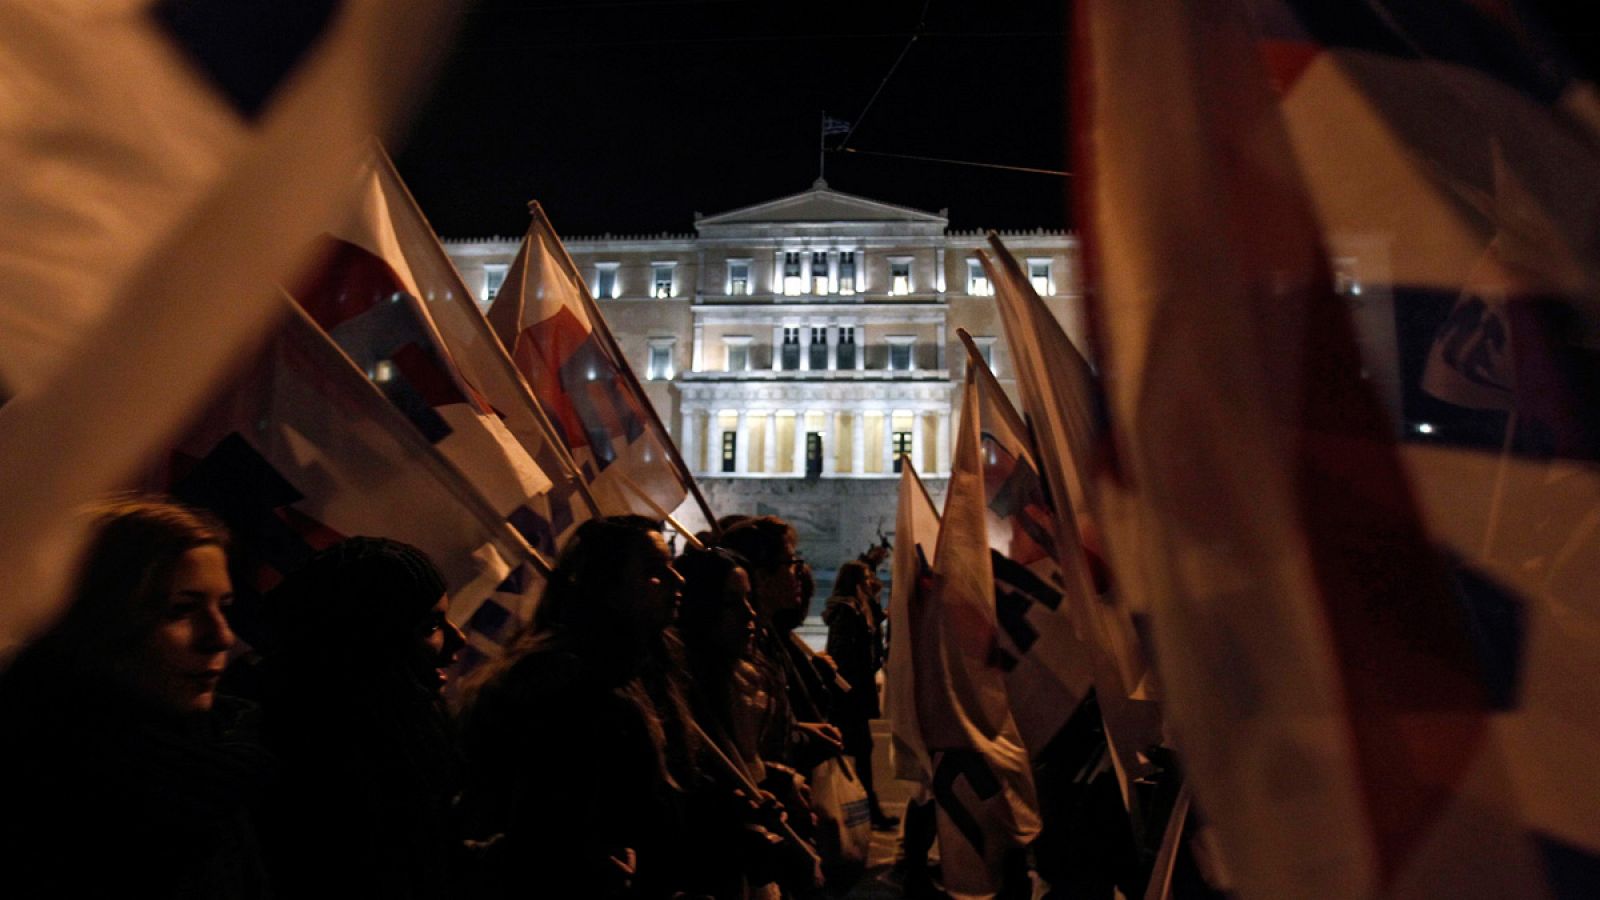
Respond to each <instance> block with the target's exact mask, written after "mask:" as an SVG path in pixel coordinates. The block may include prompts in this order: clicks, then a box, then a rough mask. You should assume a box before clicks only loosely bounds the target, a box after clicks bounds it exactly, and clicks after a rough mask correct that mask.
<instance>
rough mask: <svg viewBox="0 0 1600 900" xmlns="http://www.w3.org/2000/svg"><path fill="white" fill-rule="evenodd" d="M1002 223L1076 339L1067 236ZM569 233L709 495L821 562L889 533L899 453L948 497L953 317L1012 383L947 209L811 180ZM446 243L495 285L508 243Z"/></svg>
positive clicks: (468, 270) (825, 564)
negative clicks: (778, 193)
mask: <svg viewBox="0 0 1600 900" xmlns="http://www.w3.org/2000/svg"><path fill="white" fill-rule="evenodd" d="M555 224H556V226H557V228H559V227H560V222H556V223H555ZM1001 238H1002V240H1004V241H1005V243H1006V246H1007V247H1008V248H1010V250H1011V252H1012V253H1013V254H1014V255H1015V256H1016V257H1017V259H1018V261H1019V262H1020V263H1021V264H1022V265H1023V266H1024V267H1025V268H1026V269H1028V271H1029V275H1030V278H1031V279H1032V280H1033V282H1034V284H1035V286H1036V288H1037V289H1038V290H1039V293H1040V295H1041V296H1043V297H1044V298H1045V302H1046V303H1047V304H1048V305H1050V307H1051V309H1052V311H1054V312H1055V313H1056V316H1057V318H1058V319H1060V320H1061V321H1062V323H1063V325H1064V326H1065V327H1066V329H1067V332H1068V334H1069V335H1071V336H1072V337H1073V339H1074V340H1075V341H1077V342H1078V344H1079V346H1080V347H1081V346H1083V342H1082V336H1083V326H1082V319H1081V309H1080V307H1079V305H1078V285H1079V283H1080V279H1079V277H1078V256H1077V239H1076V238H1075V237H1073V236H1071V235H1069V234H1067V233H1065V232H1060V231H1029V232H1018V233H1011V232H1004V231H1002V232H1001ZM565 243H566V245H567V248H568V250H569V252H570V253H571V254H572V257H573V259H574V261H575V262H576V263H577V265H578V267H579V270H580V271H581V272H582V273H583V274H584V276H585V278H586V279H587V280H588V282H589V289H590V291H591V292H592V293H593V294H594V295H595V296H596V297H597V298H598V299H599V302H600V306H601V309H602V310H603V312H604V313H605V315H606V318H607V320H608V321H609V322H610V324H611V327H612V330H613V331H614V332H615V334H616V337H617V341H618V343H619V344H620V345H621V346H622V348H623V351H624V352H625V353H626V354H627V355H628V361H629V362H630V363H631V364H632V365H633V368H634V370H635V371H636V372H637V373H638V375H639V377H640V380H641V381H642V382H643V383H644V385H645V390H646V391H647V392H648V393H649V395H650V399H651V401H652V402H654V403H655V405H656V409H657V410H658V411H659V412H660V414H661V418H662V421H664V422H666V423H668V424H669V427H670V428H672V429H673V432H674V433H673V437H674V438H675V439H676V440H677V441H678V446H679V447H680V449H681V450H682V452H683V455H684V457H685V459H686V460H688V462H689V465H690V467H691V468H692V469H694V471H695V472H696V474H697V476H698V477H699V480H700V483H701V485H702V488H703V489H704V491H705V493H706V495H707V498H708V499H709V501H710V503H711V505H712V508H713V509H714V510H716V512H717V513H718V514H719V515H725V514H728V513H750V514H755V513H765V512H778V513H782V514H784V515H785V516H786V517H788V518H790V519H791V520H793V521H794V522H795V523H796V525H797V527H798V528H799V530H800V532H801V536H802V539H803V544H804V550H805V552H806V553H807V555H808V556H810V558H811V559H813V561H814V562H815V563H817V564H818V568H819V571H821V572H822V573H824V574H825V575H831V569H832V567H833V566H836V565H837V564H838V563H839V562H840V561H842V560H844V559H849V558H851V557H853V556H854V555H855V554H856V553H857V552H859V551H860V550H862V549H864V548H865V547H866V546H867V545H868V544H870V543H872V542H873V541H874V540H875V539H876V537H877V532H878V530H879V529H880V528H881V529H882V530H883V531H885V532H888V531H892V530H893V528H894V516H895V487H896V482H895V480H894V479H895V478H896V477H897V474H896V465H895V459H896V457H897V455H898V454H899V453H901V452H903V453H905V454H907V455H908V456H909V457H910V458H911V460H912V462H913V463H914V465H915V466H916V468H917V471H918V472H919V473H922V474H923V475H924V476H925V477H926V479H927V481H928V483H929V484H928V486H929V488H930V490H932V491H933V492H934V493H935V495H936V497H937V496H938V495H940V494H942V491H943V484H944V476H945V475H946V474H947V473H948V471H949V467H950V450H951V447H952V445H953V443H954V437H955V430H954V429H955V427H956V425H957V422H956V416H957V407H958V406H959V401H960V384H961V378H962V375H963V373H964V368H963V367H964V365H965V362H964V361H965V359H966V352H965V350H964V349H963V348H962V346H961V343H960V341H959V340H958V339H957V337H956V329H958V328H964V329H966V330H967V332H968V333H970V334H971V335H973V337H974V338H975V339H976V342H977V343H978V344H979V345H980V347H982V348H983V349H984V351H985V352H986V353H987V354H988V355H989V356H990V363H991V365H992V366H993V367H994V369H995V372H996V374H997V376H998V377H999V378H1000V380H1001V382H1002V383H1003V384H1005V385H1006V386H1007V388H1008V390H1010V389H1011V387H1012V385H1011V376H1012V371H1011V365H1010V359H1009V354H1008V353H1007V351H1006V348H1005V340H1004V335H1003V332H1002V329H1001V326H1000V320H999V314H998V312H997V310H996V309H995V304H994V298H993V297H992V296H991V295H990V293H991V292H990V291H989V286H988V283H987V281H986V280H985V279H983V278H982V272H981V269H979V268H978V266H977V250H978V248H980V247H983V246H985V240H984V235H983V233H982V232H976V231H975V232H953V231H951V230H950V229H949V219H948V217H947V216H946V215H945V213H944V212H943V211H941V212H940V213H937V214H935V213H928V212H923V211H920V210H914V209H908V208H906V207H901V206H895V205H892V204H888V203H882V202H879V201H876V200H869V199H867V198H864V197H859V196H854V195H851V194H845V193H842V192H839V191H835V190H833V189H831V188H829V187H828V186H827V185H826V184H825V183H824V182H821V181H818V182H817V183H816V184H815V185H813V186H812V188H811V189H810V190H807V191H804V192H802V193H799V194H794V195H791V196H788V197H782V198H779V199H777V200H772V201H769V202H766V203H760V204H757V205H754V206H749V207H745V208H743V209H737V210H733V211H731V212H725V213H720V214H717V215H712V216H704V217H702V216H699V215H698V214H697V215H696V218H695V232H694V233H693V234H681V235H672V234H664V235H652V236H613V235H603V236H600V237H567V238H565ZM445 247H446V250H447V251H449V253H450V255H451V257H452V258H453V259H454V260H455V262H456V265H457V266H458V267H459V268H460V269H461V273H462V275H463V276H464V277H465V278H466V280H467V283H468V285H470V286H473V287H475V288H476V289H478V290H480V291H481V294H480V296H481V297H483V298H485V299H487V298H488V297H489V296H490V295H491V293H492V291H493V290H494V289H495V288H496V287H497V286H498V280H499V278H500V277H501V275H502V274H503V272H504V271H505V267H506V266H507V264H509V263H510V261H511V258H512V256H513V255H514V254H515V252H516V249H517V241H516V240H515V239H501V238H490V239H477V240H464V241H453V240H447V241H445ZM1013 396H1015V394H1014V392H1013ZM683 512H684V513H685V515H686V519H693V520H696V521H697V520H698V519H699V516H698V514H697V513H692V514H691V511H690V510H688V509H685V510H683Z"/></svg>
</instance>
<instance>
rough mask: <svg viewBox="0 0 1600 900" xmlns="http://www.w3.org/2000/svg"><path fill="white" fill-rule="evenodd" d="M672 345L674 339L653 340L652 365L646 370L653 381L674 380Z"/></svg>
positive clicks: (651, 344)
mask: <svg viewBox="0 0 1600 900" xmlns="http://www.w3.org/2000/svg"><path fill="white" fill-rule="evenodd" d="M672 344H673V340H672V338H652V339H651V341H650V365H649V366H648V367H647V368H646V372H647V373H648V375H649V378H650V380H651V381H670V380H671V379H672Z"/></svg>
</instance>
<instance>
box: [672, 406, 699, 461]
mask: <svg viewBox="0 0 1600 900" xmlns="http://www.w3.org/2000/svg"><path fill="white" fill-rule="evenodd" d="M701 427H702V425H701V422H700V411H699V410H696V409H686V410H684V411H683V431H682V432H680V433H681V435H682V436H681V437H680V438H679V439H678V444H679V446H681V447H682V448H683V463H684V465H686V466H688V467H689V471H690V472H691V473H693V474H696V475H698V474H700V473H701V472H702V471H704V466H703V465H702V462H701V458H700V429H701Z"/></svg>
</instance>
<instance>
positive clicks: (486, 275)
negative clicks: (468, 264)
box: [483, 263, 509, 303]
mask: <svg viewBox="0 0 1600 900" xmlns="http://www.w3.org/2000/svg"><path fill="white" fill-rule="evenodd" d="M507 268H509V267H508V266H506V265H504V264H496V263H490V264H489V265H486V266H484V267H483V302H485V303H488V302H489V301H490V300H493V299H494V295H495V294H498V293H500V286H501V285H503V284H505V283H506V269H507Z"/></svg>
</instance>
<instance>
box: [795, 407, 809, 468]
mask: <svg viewBox="0 0 1600 900" xmlns="http://www.w3.org/2000/svg"><path fill="white" fill-rule="evenodd" d="M806 433H807V427H806V411H805V410H803V409H797V410H795V411H794V475H795V477H796V478H804V477H805V474H806Z"/></svg>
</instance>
